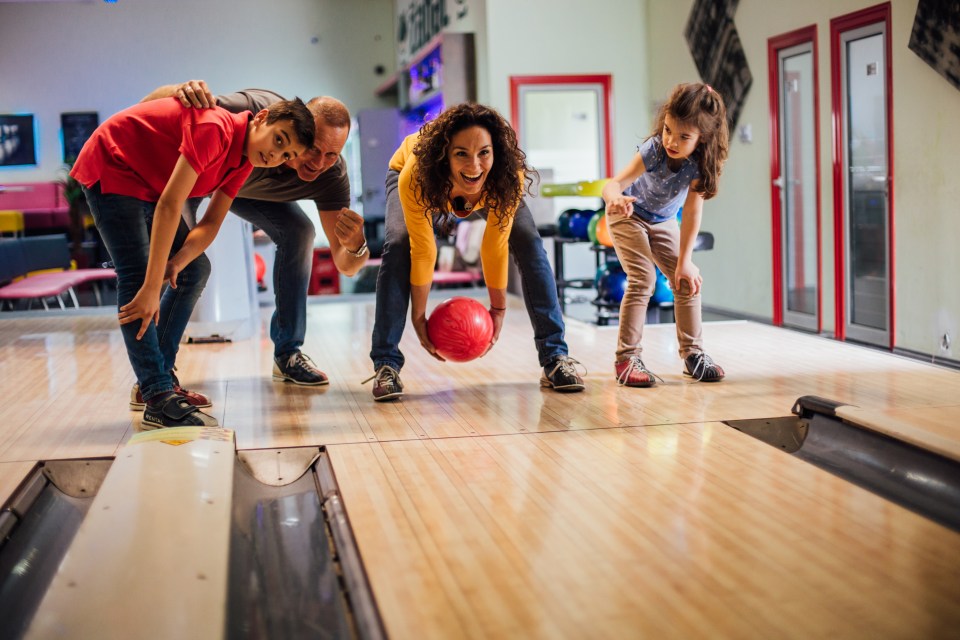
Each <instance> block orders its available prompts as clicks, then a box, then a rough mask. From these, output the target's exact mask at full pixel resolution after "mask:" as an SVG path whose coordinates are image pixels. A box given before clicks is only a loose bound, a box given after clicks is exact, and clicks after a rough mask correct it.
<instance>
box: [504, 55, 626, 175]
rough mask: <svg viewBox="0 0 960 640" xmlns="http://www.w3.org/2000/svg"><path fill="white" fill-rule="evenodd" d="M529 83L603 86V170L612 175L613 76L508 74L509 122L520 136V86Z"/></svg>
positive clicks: (601, 107)
mask: <svg viewBox="0 0 960 640" xmlns="http://www.w3.org/2000/svg"><path fill="white" fill-rule="evenodd" d="M531 84H564V85H566V84H599V85H600V86H601V87H602V88H603V104H602V105H600V109H601V115H602V117H603V119H604V132H603V133H604V137H605V138H606V140H605V144H604V147H605V153H604V155H605V157H604V158H603V163H604V171H605V172H606V175H607V176H612V175H613V143H612V139H611V138H612V135H611V132H610V127H611V126H612V124H613V110H612V108H611V106H610V105H611V102H612V100H613V78H612V76H610V75H609V74H607V75H582V76H510V123H511V124H512V125H513V130H514V131H516V132H517V137H520V87H521V86H524V85H531Z"/></svg>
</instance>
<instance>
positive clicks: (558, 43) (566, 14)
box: [478, 0, 650, 168]
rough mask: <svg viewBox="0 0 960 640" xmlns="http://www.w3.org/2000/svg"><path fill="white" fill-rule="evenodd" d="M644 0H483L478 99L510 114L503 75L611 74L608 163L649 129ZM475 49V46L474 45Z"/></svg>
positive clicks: (618, 163) (621, 158)
mask: <svg viewBox="0 0 960 640" xmlns="http://www.w3.org/2000/svg"><path fill="white" fill-rule="evenodd" d="M646 4H647V0H593V1H592V2H590V3H584V2H582V1H581V0H525V1H516V0H486V15H487V21H486V27H487V28H486V33H485V34H483V36H484V39H483V42H482V50H483V51H484V53H485V62H486V67H485V68H484V69H483V72H484V74H485V76H484V78H483V80H484V82H481V83H480V87H479V88H478V90H479V91H481V94H480V96H479V97H480V101H481V102H484V103H486V104H488V105H490V106H492V107H495V108H497V109H499V110H500V111H501V113H503V114H504V115H505V116H507V117H508V118H509V117H510V76H512V75H554V74H610V75H612V76H613V102H612V110H613V123H612V124H613V133H612V137H613V141H612V142H613V164H614V167H615V168H619V167H622V166H623V165H625V164H626V163H627V162H628V161H629V159H630V158H631V157H632V156H633V154H634V152H635V151H636V145H637V143H638V142H639V141H640V140H642V139H643V137H644V136H645V135H646V134H647V132H648V130H649V128H650V113H649V102H650V100H649V97H648V93H647V82H648V79H647V66H648V57H647V42H646V39H647V35H646V21H645V12H646V11H645V7H646ZM480 48H481V47H480V46H478V49H480Z"/></svg>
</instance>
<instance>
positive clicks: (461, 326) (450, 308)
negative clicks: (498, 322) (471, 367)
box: [427, 296, 493, 362]
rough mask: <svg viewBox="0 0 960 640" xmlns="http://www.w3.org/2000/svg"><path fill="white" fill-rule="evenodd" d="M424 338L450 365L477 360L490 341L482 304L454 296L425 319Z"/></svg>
mask: <svg viewBox="0 0 960 640" xmlns="http://www.w3.org/2000/svg"><path fill="white" fill-rule="evenodd" d="M427 336H428V337H429V338H430V342H432V343H433V346H434V347H436V348H437V353H438V354H439V355H440V356H442V357H443V358H445V359H446V360H450V361H453V362H469V361H470V360H473V359H475V358H478V357H480V356H481V355H483V353H484V352H485V351H486V350H487V347H488V346H490V339H491V338H493V320H492V319H491V318H490V312H489V311H487V308H486V307H485V306H483V304H482V303H480V302H478V301H477V300H474V299H473V298H465V297H462V296H457V297H454V298H450V299H449V300H444V301H443V302H441V303H440V304H438V305H437V307H436V308H435V309H434V310H433V313H431V314H430V317H429V318H428V319H427Z"/></svg>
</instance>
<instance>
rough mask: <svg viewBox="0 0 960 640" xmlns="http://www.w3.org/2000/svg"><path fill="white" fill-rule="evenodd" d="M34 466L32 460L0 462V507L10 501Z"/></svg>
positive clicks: (34, 463) (34, 462)
mask: <svg viewBox="0 0 960 640" xmlns="http://www.w3.org/2000/svg"><path fill="white" fill-rule="evenodd" d="M36 465H37V463H36V461H33V460H25V461H23V462H0V506H2V505H3V504H5V503H6V502H7V500H9V499H10V497H11V496H12V495H13V492H14V491H16V490H17V487H19V486H20V483H21V482H23V481H24V479H26V477H27V476H28V475H29V474H30V472H31V471H33V468H34V467H35V466H36Z"/></svg>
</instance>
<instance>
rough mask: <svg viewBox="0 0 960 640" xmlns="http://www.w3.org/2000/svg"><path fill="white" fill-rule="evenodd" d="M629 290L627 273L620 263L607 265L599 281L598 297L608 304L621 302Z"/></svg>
mask: <svg viewBox="0 0 960 640" xmlns="http://www.w3.org/2000/svg"><path fill="white" fill-rule="evenodd" d="M626 290H627V273H626V272H625V271H624V270H623V267H621V266H620V265H607V267H606V269H605V270H604V272H603V273H602V274H601V275H600V279H599V280H598V281H597V297H599V298H600V301H601V302H605V303H607V304H619V303H620V301H621V300H623V294H624V293H625V292H626Z"/></svg>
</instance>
